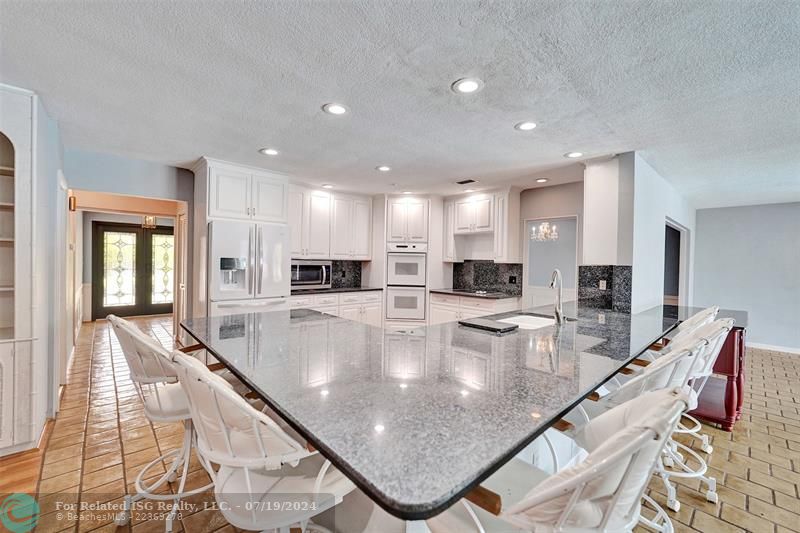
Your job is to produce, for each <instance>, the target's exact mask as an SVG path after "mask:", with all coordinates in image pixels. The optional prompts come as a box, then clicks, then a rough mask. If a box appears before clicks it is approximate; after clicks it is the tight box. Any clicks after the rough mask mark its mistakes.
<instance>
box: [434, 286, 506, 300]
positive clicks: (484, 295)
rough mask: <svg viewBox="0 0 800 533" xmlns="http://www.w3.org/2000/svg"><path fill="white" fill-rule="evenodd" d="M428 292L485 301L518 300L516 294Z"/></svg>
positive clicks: (469, 291)
mask: <svg viewBox="0 0 800 533" xmlns="http://www.w3.org/2000/svg"><path fill="white" fill-rule="evenodd" d="M429 292H433V293H437V294H452V295H454V296H467V297H469V298H483V299H486V300H506V299H508V298H519V296H517V295H516V294H508V293H507V292H499V291H498V292H492V291H487V292H485V293H476V292H475V291H474V290H469V289H430V291H429Z"/></svg>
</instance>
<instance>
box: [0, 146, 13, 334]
mask: <svg viewBox="0 0 800 533" xmlns="http://www.w3.org/2000/svg"><path fill="white" fill-rule="evenodd" d="M14 191H15V187H14V146H13V145H12V144H11V141H10V140H9V139H8V137H6V136H5V135H3V134H2V133H1V132H0V340H6V339H13V338H14V236H15V232H14V215H15V210H14V207H15V204H16V202H15V193H14Z"/></svg>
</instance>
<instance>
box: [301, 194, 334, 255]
mask: <svg viewBox="0 0 800 533" xmlns="http://www.w3.org/2000/svg"><path fill="white" fill-rule="evenodd" d="M307 205H308V212H307V214H306V218H305V222H306V230H305V231H306V233H307V235H308V242H307V243H306V246H305V248H306V257H313V258H319V259H327V258H328V257H330V253H331V195H330V194H329V193H326V192H316V191H312V192H310V193H309V195H308V203H307Z"/></svg>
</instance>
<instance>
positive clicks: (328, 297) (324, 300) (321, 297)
mask: <svg viewBox="0 0 800 533" xmlns="http://www.w3.org/2000/svg"><path fill="white" fill-rule="evenodd" d="M314 305H339V295H338V294H317V295H315V296H314Z"/></svg>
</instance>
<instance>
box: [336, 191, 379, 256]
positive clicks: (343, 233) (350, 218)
mask: <svg viewBox="0 0 800 533" xmlns="http://www.w3.org/2000/svg"><path fill="white" fill-rule="evenodd" d="M331 205H332V215H331V258H333V259H349V260H358V261H368V260H370V259H371V248H372V246H371V244H372V199H370V198H360V197H353V196H344V195H339V194H337V195H334V197H333V201H332V204H331Z"/></svg>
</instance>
